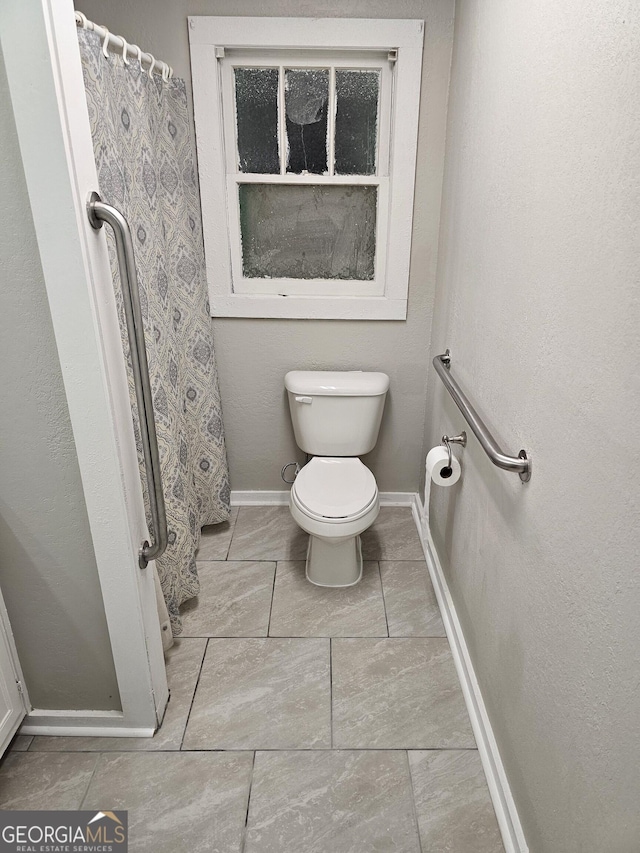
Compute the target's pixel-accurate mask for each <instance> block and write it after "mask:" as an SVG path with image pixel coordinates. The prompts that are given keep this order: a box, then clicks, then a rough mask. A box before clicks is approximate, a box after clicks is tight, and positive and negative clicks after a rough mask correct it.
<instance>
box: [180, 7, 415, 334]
mask: <svg viewBox="0 0 640 853" xmlns="http://www.w3.org/2000/svg"><path fill="white" fill-rule="evenodd" d="M423 29H424V23H423V21H416V20H369V19H353V18H350V19H344V18H340V19H335V18H333V19H331V18H324V19H312V18H230V17H212V16H198V17H190V18H189V41H190V49H191V67H192V79H193V100H194V112H195V123H196V139H197V149H198V170H199V174H200V192H201V197H202V218H203V227H204V243H205V254H206V260H207V279H208V283H209V294H210V303H211V313H212V315H213V316H216V317H264V318H292V319H293V318H298V319H302V318H305V319H307V318H308V319H370V320H404V319H406V314H407V295H408V287H409V261H410V252H411V231H412V219H413V196H414V180H415V165H416V149H417V135H418V112H419V100H420V78H421V69H422V43H423ZM277 51H280V52H282V51H287V53H288V55H287V58H286V64H287V66H288V67H291V66H293V67H304V66H305V65H307V66H314V65H317V64H318V63H319V64H320V65H322V64H323V59H322V53H321V52H325V53H326V54H331V58H330V59H329V60H327V59H326V58H325V61H327V62H330V63H331V64H333V65H335V66H338V67H339V66H342V67H351V68H353V67H367V66H369V65H373V66H374V67H378V66H382V67H383V72H382V76H381V94H380V99H381V100H380V107H379V117H380V118H379V121H380V130H379V142H378V169H377V172H376V175H371V176H369V175H367V176H353V175H344V176H334V175H331V176H329V175H291V174H288V175H273V176H268V177H267V176H264V175H252V174H251V173H238V168H237V165H236V143H235V108H234V109H231V108H230V105H233V85H232V80H233V63H234V61H235V62H237V63H238V64H247V60H248V57H250V60H249V61H250V62H252V63H254V67H265V66H266V65H269V64H274V65H278V64H280V62H281V61H282V60H281V59H280V58H279V57H278V53H277ZM296 51H298V53H297V54H296ZM313 51H317V52H318V60H316V61H315V62H314V60H313V58H312V57H311V58H310V52H313ZM270 52H271V53H270ZM354 52H355V53H356V54H357V57H355V56H354ZM350 53H351V54H352V55H351V56H350V55H349V54H350ZM381 56H382V57H383V59H384V62H382V63H381V61H380V57H381ZM367 57H369V58H367ZM325 67H326V66H325ZM385 99H386V102H385ZM225 103H226V110H225ZM251 182H258V183H263V184H264V183H269V182H274V183H278V184H284V183H292V184H298V185H300V184H312V185H324V184H330V185H336V184H341V183H342V184H346V185H355V184H365V185H372V184H373V185H377V186H378V211H377V222H376V266H375V276H374V279H373V281H362V282H353V281H351V282H347V283H345V282H341V281H335V280H327V281H318V280H314V282H313V284H314V289H315V291H316V294H318V293H321V295H309V294H308V293H305V292H304V291H305V290H308V288H309V283H308V282H306V283H305V282H304V281H302V280H300V282H299V283H295V282H294V281H293V280H292V279H287V280H280V281H279V280H277V279H256V278H251V279H249V278H243V276H242V269H241V260H240V258H241V254H240V253H241V245H240V230H239V215H238V190H237V187H238V184H239V183H251ZM285 289H286V292H287V295H286V296H285V295H282V294H281V293H279V292H277V291H278V290H285ZM260 291H262V292H260ZM274 291H275V292H274ZM296 291H297V292H296ZM345 291H346V293H345Z"/></svg>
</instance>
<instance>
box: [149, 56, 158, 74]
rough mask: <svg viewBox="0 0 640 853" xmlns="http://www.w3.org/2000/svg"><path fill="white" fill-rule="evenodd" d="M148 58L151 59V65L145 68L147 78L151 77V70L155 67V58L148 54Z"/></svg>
mask: <svg viewBox="0 0 640 853" xmlns="http://www.w3.org/2000/svg"><path fill="white" fill-rule="evenodd" d="M149 56H150V57H151V65H150V66H149V67H148V68H147V74H148V75H149V77H152V76H153V69H154V68H155V67H156V58H155V56H154V55H153V54H152V53H150V54H149Z"/></svg>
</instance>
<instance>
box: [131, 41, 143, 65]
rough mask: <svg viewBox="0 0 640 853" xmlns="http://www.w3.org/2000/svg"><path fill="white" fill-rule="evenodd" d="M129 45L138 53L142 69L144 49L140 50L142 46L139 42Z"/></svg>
mask: <svg viewBox="0 0 640 853" xmlns="http://www.w3.org/2000/svg"><path fill="white" fill-rule="evenodd" d="M129 47H130V48H131V50H135V52H136V53H137V54H138V62H139V63H140V70H141V71H142V51H141V50H140V47H139V46H138V45H137V44H132V45H129Z"/></svg>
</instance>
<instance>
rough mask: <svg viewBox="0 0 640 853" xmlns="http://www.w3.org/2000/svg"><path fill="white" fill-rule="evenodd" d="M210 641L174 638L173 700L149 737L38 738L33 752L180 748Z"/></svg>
mask: <svg viewBox="0 0 640 853" xmlns="http://www.w3.org/2000/svg"><path fill="white" fill-rule="evenodd" d="M206 644H207V641H206V640H205V639H183V638H182V637H180V638H178V639H176V640H175V641H174V645H173V646H172V647H171V648H170V649H169V650H168V652H167V653H166V660H167V681H168V683H169V689H170V690H171V699H170V700H169V704H168V705H167V710H166V712H165V715H164V720H163V721H162V726H161V727H160V729H159V730H158V731H157V732H156V733H155V735H154V736H153V737H152V738H149V737H133V738H132V737H36V738H35V739H34V741H33V743H32V744H31V749H30V752H96V751H99V752H129V751H137V750H144V751H155V750H176V749H180V744H181V743H182V735H183V734H184V728H185V726H186V724H187V717H188V716H189V709H190V707H191V699H192V697H193V692H194V690H195V689H196V682H197V681H198V674H199V673H200V666H201V664H202V658H203V657H204V650H205V647H206Z"/></svg>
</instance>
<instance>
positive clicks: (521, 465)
mask: <svg viewBox="0 0 640 853" xmlns="http://www.w3.org/2000/svg"><path fill="white" fill-rule="evenodd" d="M450 365H451V353H450V352H449V350H447V351H446V352H445V353H444V354H443V355H437V356H436V357H435V358H434V359H433V366H434V367H435V369H436V373H437V374H438V376H439V377H440V379H442V381H443V383H444V387H445V388H446V389H447V391H448V392H449V394H451V397H452V398H453V401H454V403H455V404H456V406H457V407H458V408H459V409H460V411H461V412H462V415H463V417H464V419H465V420H466V422H467V423H468V424H469V426H470V427H471V429H472V430H473V432H474V434H475V436H476V438H477V439H478V441H479V442H480V444H481V445H482V449H483V450H484V452H485V453H486V454H487V456H488V457H489V459H490V460H491V461H492V462H493V464H494V465H497V466H498V468H504V470H505V471H516V472H517V473H518V474H519V475H520V479H521V480H522V482H523V483H528V482H529V480H530V479H531V458H530V457H529V456H527V452H526V450H521V451H520V453H519V454H518V455H517V456H507V454H506V453H503V452H502V450H501V449H500V447H499V446H498V444H497V442H496V440H495V438H494V437H493V436H492V435H491V433H490V432H489V430H488V428H487V425H486V424H485V422H484V421H483V420H482V418H481V417H480V415H479V414H478V413H477V412H476V410H475V409H474V408H473V406H472V405H471V403H470V402H469V400H468V399H467V397H466V396H465V394H464V392H463V391H462V390H461V389H460V386H459V385H458V383H457V382H456V381H455V379H453V377H452V376H451V373H450V372H449V367H450Z"/></svg>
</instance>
